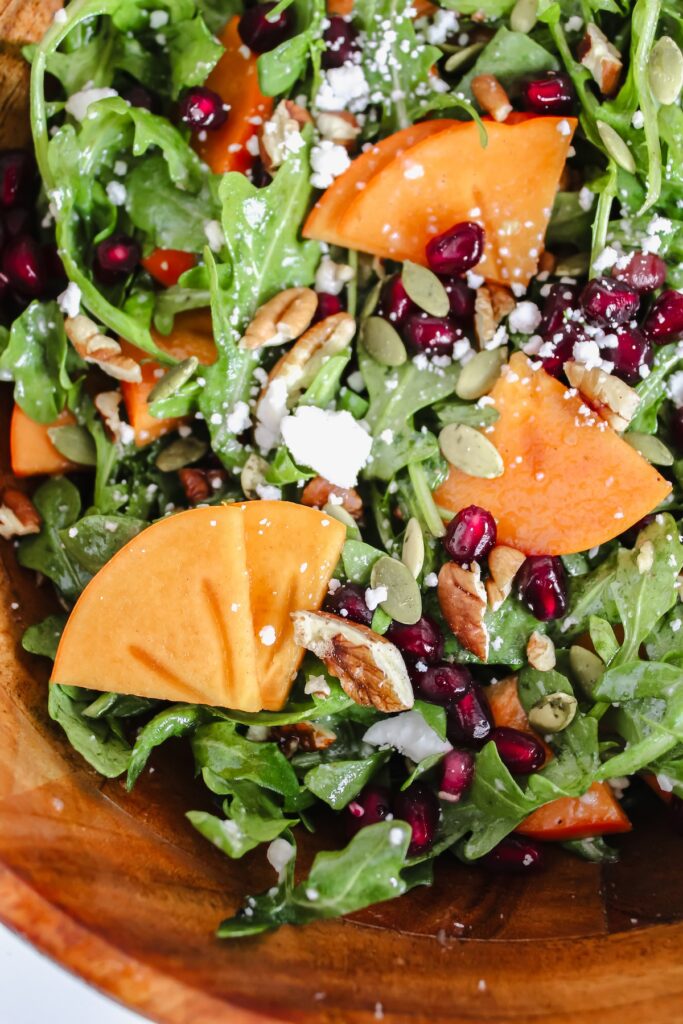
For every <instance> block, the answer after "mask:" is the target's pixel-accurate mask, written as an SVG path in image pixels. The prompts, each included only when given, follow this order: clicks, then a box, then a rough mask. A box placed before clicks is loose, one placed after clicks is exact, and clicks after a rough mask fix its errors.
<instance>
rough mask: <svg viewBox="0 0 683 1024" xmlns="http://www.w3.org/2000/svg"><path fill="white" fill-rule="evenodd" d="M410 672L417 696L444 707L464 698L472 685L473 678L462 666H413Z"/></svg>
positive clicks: (444, 664) (410, 667)
mask: <svg viewBox="0 0 683 1024" xmlns="http://www.w3.org/2000/svg"><path fill="white" fill-rule="evenodd" d="M421 669H422V670H421ZM409 672H410V679H411V682H412V684H413V689H414V690H415V695H416V696H417V697H420V698H421V699H422V700H426V701H429V702H430V704H441V705H442V706H443V707H448V706H449V705H451V704H452V703H453V702H454V701H457V700H459V699H460V698H461V697H464V695H465V694H466V693H467V692H468V691H469V689H470V687H471V684H472V676H471V675H470V674H469V672H468V671H467V669H466V668H463V667H462V666H460V665H449V664H446V663H443V664H441V665H429V666H428V667H427V668H424V666H420V667H418V665H411V666H409Z"/></svg>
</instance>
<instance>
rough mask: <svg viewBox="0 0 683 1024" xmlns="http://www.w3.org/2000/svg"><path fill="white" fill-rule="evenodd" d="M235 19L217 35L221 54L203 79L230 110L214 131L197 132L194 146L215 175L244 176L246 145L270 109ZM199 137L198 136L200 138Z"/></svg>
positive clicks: (250, 158)
mask: <svg viewBox="0 0 683 1024" xmlns="http://www.w3.org/2000/svg"><path fill="white" fill-rule="evenodd" d="M238 24H239V17H237V16H235V17H234V18H231V19H230V21H229V22H228V24H227V25H226V26H225V28H224V29H223V32H222V33H221V35H220V41H221V42H222V44H223V46H224V47H225V53H224V54H223V56H222V57H221V59H220V60H219V61H218V64H216V67H215V68H214V69H213V71H212V72H211V74H210V75H209V77H208V78H207V80H206V83H205V84H206V86H207V88H208V89H213V91H214V92H217V93H218V95H219V96H220V98H221V99H222V100H223V102H224V103H226V104H227V105H228V106H229V107H230V110H229V111H228V117H227V120H226V121H225V123H224V124H223V125H222V126H221V127H220V128H218V129H217V130H216V131H206V132H200V133H198V134H197V136H196V142H195V143H194V147H195V149H196V150H197V153H198V154H199V156H200V157H201V158H202V160H204V161H205V163H207V164H208V165H209V167H210V168H211V170H212V171H213V172H214V173H215V174H225V172H226V171H241V172H242V173H246V171H248V170H249V168H250V167H251V166H252V164H253V162H254V157H253V156H252V154H251V153H250V152H249V149H248V148H247V144H248V142H249V140H250V139H251V138H252V137H253V136H255V135H256V134H257V133H258V130H259V125H260V124H261V123H262V122H263V121H267V120H268V118H269V117H270V115H271V113H272V110H273V99H272V97H270V96H264V95H263V93H262V92H261V90H260V88H259V83H258V70H257V66H256V60H257V58H256V54H254V53H252V52H251V50H249V48H248V47H247V46H245V45H244V43H243V42H242V40H241V39H240V36H239V32H238V31H237V26H238ZM200 135H201V136H202V137H201V138H200Z"/></svg>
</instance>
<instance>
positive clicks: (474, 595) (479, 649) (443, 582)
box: [437, 562, 489, 661]
mask: <svg viewBox="0 0 683 1024" xmlns="http://www.w3.org/2000/svg"><path fill="white" fill-rule="evenodd" d="M437 595H438V598H439V605H440V606H441V611H442V612H443V616H444V618H445V620H446V622H447V623H448V625H449V626H450V628H451V630H452V632H453V634H454V635H455V637H456V638H457V639H458V640H459V641H460V643H461V644H462V646H463V647H465V648H466V649H467V650H468V651H470V653H471V654H474V655H476V657H477V658H480V659H481V661H486V659H487V658H488V653H489V631H488V629H487V627H486V623H485V622H484V615H485V614H486V590H485V588H484V584H483V583H482V581H481V569H480V567H479V566H478V565H477V564H476V563H475V565H474V568H473V569H466V568H465V567H464V566H462V565H457V564H456V563H455V562H446V563H445V565H442V566H441V571H440V572H439V581H438V584H437Z"/></svg>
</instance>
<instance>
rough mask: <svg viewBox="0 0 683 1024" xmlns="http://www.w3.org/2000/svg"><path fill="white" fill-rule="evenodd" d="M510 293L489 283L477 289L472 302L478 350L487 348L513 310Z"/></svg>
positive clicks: (502, 286) (499, 286) (512, 300)
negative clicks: (502, 322)
mask: <svg viewBox="0 0 683 1024" xmlns="http://www.w3.org/2000/svg"><path fill="white" fill-rule="evenodd" d="M515 306H516V302H515V299H514V296H513V295H512V293H511V292H510V291H509V289H507V288H506V287H505V286H504V285H501V284H495V283H494V282H493V281H490V282H489V283H488V284H484V285H482V286H481V288H477V295H476V298H475V300H474V333H475V334H476V337H477V342H478V343H479V348H480V349H484V348H489V347H490V345H491V342H492V341H493V338H494V336H495V333H496V330H497V328H498V325H499V324H500V322H501V320H502V319H503V318H504V317H506V316H508V315H509V314H510V313H511V312H512V310H513V309H514V308H515Z"/></svg>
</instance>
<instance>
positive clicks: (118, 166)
mask: <svg viewBox="0 0 683 1024" xmlns="http://www.w3.org/2000/svg"><path fill="white" fill-rule="evenodd" d="M127 171H128V164H127V163H126V161H125V160H116V161H115V163H114V174H116V175H117V176H118V177H119V178H122V177H123V176H124V174H126V172H127Z"/></svg>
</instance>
